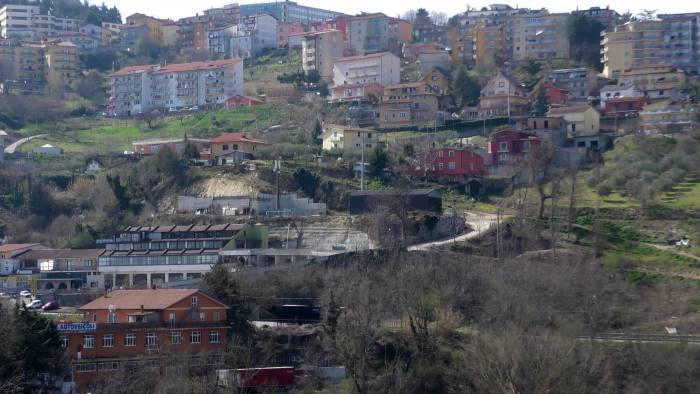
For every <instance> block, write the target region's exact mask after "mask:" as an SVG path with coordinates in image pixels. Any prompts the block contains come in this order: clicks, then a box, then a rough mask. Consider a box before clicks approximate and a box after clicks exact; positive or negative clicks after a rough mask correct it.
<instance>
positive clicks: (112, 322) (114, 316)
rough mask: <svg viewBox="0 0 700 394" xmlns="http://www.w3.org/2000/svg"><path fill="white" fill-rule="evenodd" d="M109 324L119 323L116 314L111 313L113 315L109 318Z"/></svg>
mask: <svg viewBox="0 0 700 394" xmlns="http://www.w3.org/2000/svg"><path fill="white" fill-rule="evenodd" d="M107 322H108V323H111V324H114V323H116V322H117V314H116V313H114V312H111V313H110V314H109V316H108V320H107Z"/></svg>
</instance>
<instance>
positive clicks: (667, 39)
mask: <svg viewBox="0 0 700 394" xmlns="http://www.w3.org/2000/svg"><path fill="white" fill-rule="evenodd" d="M657 18H659V19H660V20H661V21H662V25H663V49H664V50H663V57H662V59H661V61H662V62H663V63H666V64H673V65H674V66H677V67H679V68H681V69H682V70H684V71H686V72H687V73H689V74H700V12H695V13H686V14H659V15H657Z"/></svg>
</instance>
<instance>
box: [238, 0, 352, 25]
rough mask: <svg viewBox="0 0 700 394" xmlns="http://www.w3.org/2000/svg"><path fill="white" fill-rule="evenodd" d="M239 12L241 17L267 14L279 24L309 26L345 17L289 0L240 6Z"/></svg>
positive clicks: (339, 13) (338, 13)
mask: <svg viewBox="0 0 700 394" xmlns="http://www.w3.org/2000/svg"><path fill="white" fill-rule="evenodd" d="M240 10H241V16H250V15H255V14H269V15H272V16H273V17H275V19H277V20H278V21H279V22H297V23H301V24H309V23H311V22H319V21H325V20H327V19H334V18H337V17H340V16H345V14H343V13H341V12H336V11H329V10H324V9H321V8H314V7H307V6H304V5H300V4H298V3H296V2H294V1H289V0H284V1H276V2H270V3H251V4H242V5H241V7H240Z"/></svg>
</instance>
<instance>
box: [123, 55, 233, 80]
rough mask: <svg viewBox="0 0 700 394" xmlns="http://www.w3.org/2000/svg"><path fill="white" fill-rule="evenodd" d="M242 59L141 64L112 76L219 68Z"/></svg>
mask: <svg viewBox="0 0 700 394" xmlns="http://www.w3.org/2000/svg"><path fill="white" fill-rule="evenodd" d="M239 62H240V59H225V60H210V61H204V62H192V63H179V64H168V65H167V66H163V67H159V65H157V64H146V65H141V66H131V67H124V68H122V69H120V70H119V71H117V72H115V73H113V74H112V76H124V75H129V74H140V73H143V72H153V73H154V74H166V73H177V72H188V71H200V70H217V69H220V68H222V67H226V66H231V65H235V64H238V63H239Z"/></svg>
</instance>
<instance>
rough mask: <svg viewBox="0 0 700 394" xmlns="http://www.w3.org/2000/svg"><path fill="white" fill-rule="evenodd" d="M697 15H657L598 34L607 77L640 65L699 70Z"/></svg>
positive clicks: (699, 41) (699, 16)
mask: <svg viewBox="0 0 700 394" xmlns="http://www.w3.org/2000/svg"><path fill="white" fill-rule="evenodd" d="M699 24H700V14H669V15H659V19H654V20H638V21H632V22H628V23H625V24H624V25H619V26H615V29H614V30H612V31H609V32H604V33H601V34H602V35H603V40H602V42H601V44H602V45H603V49H602V54H603V56H602V58H601V62H603V65H604V69H603V73H604V74H605V76H606V77H608V78H617V77H618V76H619V75H620V74H621V73H622V71H624V70H627V69H630V68H633V67H640V66H650V65H655V64H672V65H674V66H676V67H679V68H681V69H683V70H684V71H686V72H688V73H698V72H699V71H700V49H699V44H700V35H699V34H698V25H699Z"/></svg>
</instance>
